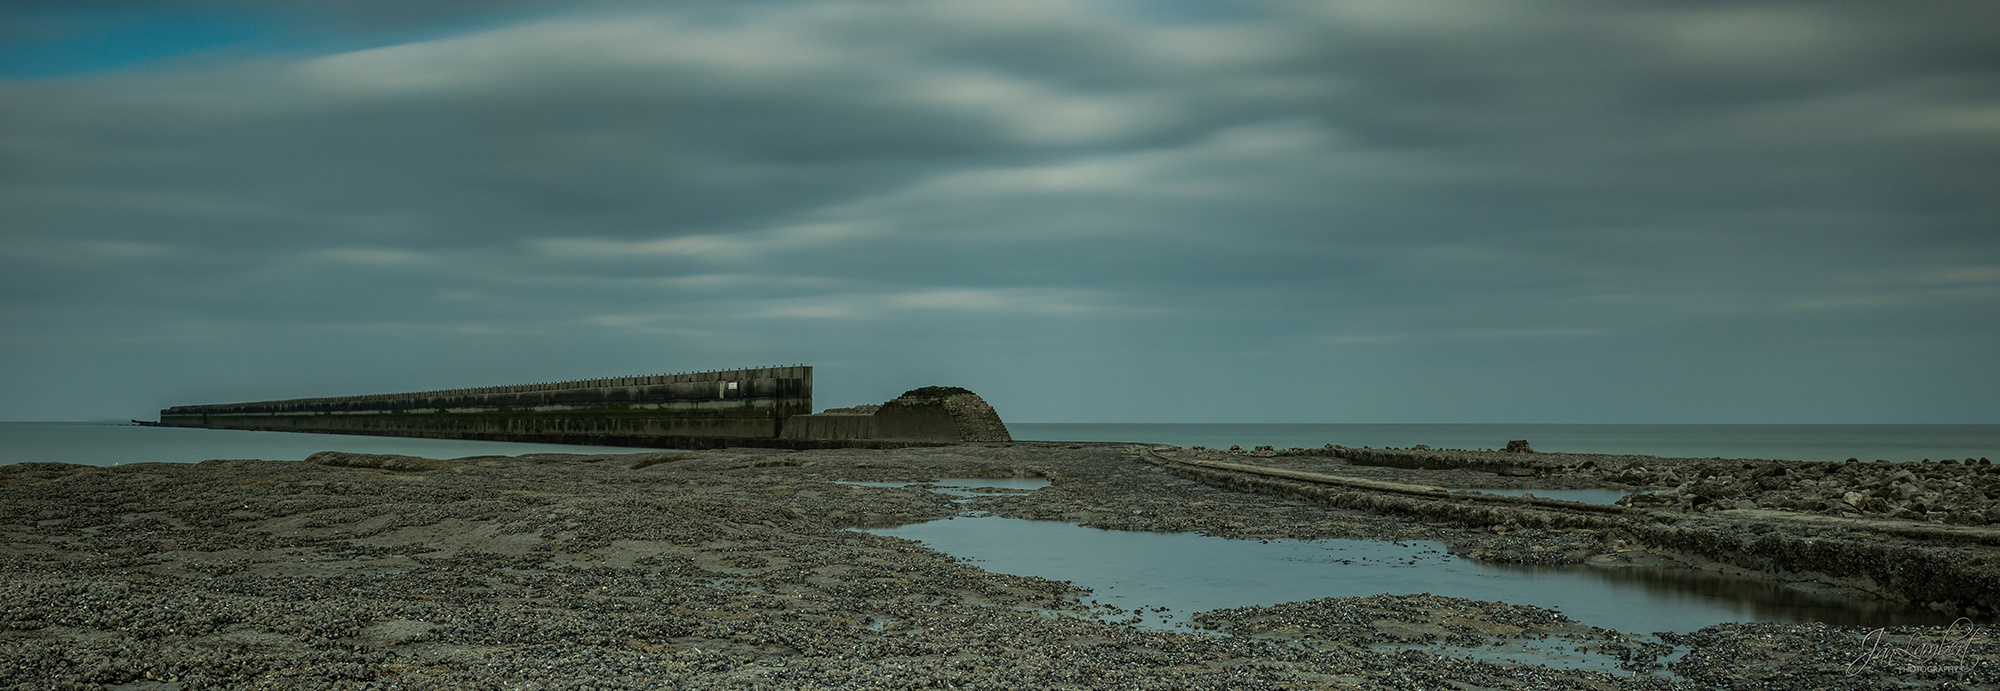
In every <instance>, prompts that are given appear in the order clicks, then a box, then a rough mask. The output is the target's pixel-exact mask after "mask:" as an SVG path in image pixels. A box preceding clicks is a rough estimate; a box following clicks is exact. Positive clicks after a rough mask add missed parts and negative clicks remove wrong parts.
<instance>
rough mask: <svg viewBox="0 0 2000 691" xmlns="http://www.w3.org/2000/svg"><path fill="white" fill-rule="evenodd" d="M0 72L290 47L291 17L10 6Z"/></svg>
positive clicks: (92, 67)
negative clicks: (16, 8) (13, 9)
mask: <svg viewBox="0 0 2000 691" xmlns="http://www.w3.org/2000/svg"><path fill="white" fill-rule="evenodd" d="M4 21H5V25H6V27H7V33H6V35H5V37H4V38H5V40H4V42H0V78H6V79H37V78H49V77H62V76H70V75H78V74H90V73H96V72H108V71H116V70H125V69H141V68H146V67H149V66H154V65H159V64H167V63H178V62H186V61H199V60H203V59H212V58H224V57H230V56H239V57H240V56H242V55H245V54H256V53H265V52H274V51H284V50H291V49H297V48H301V47H303V46H305V45H306V44H307V43H308V42H309V41H308V40H307V37H306V36H305V35H304V33H303V32H301V31H299V30H298V29H297V27H298V26H299V22H298V21H297V20H296V19H295V18H291V17H285V16H282V15H278V14H275V13H272V14H257V13H249V12H229V13H223V12H204V11H194V10H187V9H139V8H130V7H126V8H118V9H111V8H104V7H79V8H74V9H62V10H55V9H47V10H31V11H24V12H11V13H8V14H7V15H6V17H5V20H4Z"/></svg>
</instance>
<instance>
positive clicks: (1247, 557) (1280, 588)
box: [867, 516, 1951, 633]
mask: <svg viewBox="0 0 2000 691" xmlns="http://www.w3.org/2000/svg"><path fill="white" fill-rule="evenodd" d="M867 532H871V533H875V534H878V535H890V536H895V537H901V538H908V539H912V540H917V541H920V542H923V543H924V544H925V545H927V546H929V547H931V548H932V549H936V550H938V551H940V552H944V553H945V554H949V555H952V556H955V557H959V558H962V559H965V560H967V561H969V562H971V563H973V564H975V565H977V566H979V567H980V568H983V569H986V570H988V571H994V572H998V573H1009V574H1017V575H1026V576H1039V577H1042V578H1048V579H1051V580H1059V581H1070V582H1073V583H1075V584H1076V585H1079V586H1082V587H1086V588H1090V589H1092V590H1093V591H1095V592H1094V593H1093V595H1092V597H1091V599H1094V600H1096V601H1097V602H1098V603H1102V604H1109V605H1111V606H1113V607H1116V608H1118V609H1120V610H1122V611H1123V612H1125V613H1130V612H1132V611H1134V610H1143V611H1144V614H1143V615H1142V619H1141V620H1140V621H1135V622H1133V623H1135V624H1139V625H1142V626H1147V627H1152V628H1165V627H1172V626H1181V625H1184V623H1185V622H1186V621H1187V617H1188V615H1190V614H1192V613H1195V612H1201V611H1207V610H1213V609H1222V608H1228V607H1244V606H1250V605H1271V604H1277V603H1281V602H1295V601H1300V600H1310V599H1314V598H1322V597H1359V596H1368V595H1378V594H1383V593H1391V594H1412V593H1430V594H1433V595H1443V596H1448V597H1462V598H1468V599H1473V600H1487V601H1500V602H1508V603H1513V604H1523V605H1535V606H1539V607H1546V608H1549V609H1554V610H1558V611H1561V612H1562V613H1563V614H1566V615H1568V616H1569V617H1570V618H1572V619H1575V620H1577V621H1580V622H1583V623H1585V624H1588V625H1591V626H1599V627H1604V628H1608V629H1615V630H1618V631H1623V632H1627V633H1650V632H1655V631H1676V632H1687V631H1693V630H1696V629H1699V628H1702V627H1704V626H1709V625H1711V624H1717V623H1722V622H1735V621H1776V622H1810V621H1824V622H1828V623H1837V624H1850V625H1862V626H1892V625H1899V624H1940V625H1941V624H1947V623H1949V622H1950V620H1951V618H1950V617H1947V616H1943V615H1938V614H1936V613H1933V612H1928V611H1923V610H1914V609H1910V608H1905V607H1897V606H1892V605H1889V604H1887V603H1875V602H1871V601H1860V600H1855V599H1849V598H1838V597H1828V596H1821V595H1814V594H1810V593H1804V592H1800V591H1797V590H1793V589H1789V588H1783V587H1779V586H1775V585H1771V584H1768V583H1764V582H1760V581H1751V580H1747V579H1737V578H1728V577H1724V576H1720V575H1716V574H1710V573H1706V572H1698V571H1692V570H1687V569H1663V568H1652V567H1595V566H1576V567H1532V568H1531V567H1511V566H1500V565H1490V564H1482V563H1478V562H1472V561H1468V560H1465V559H1460V558H1458V557H1456V556H1452V555H1450V554H1448V553H1446V552H1445V546H1444V545H1443V544H1441V543H1436V542H1423V541H1409V542H1400V543H1398V542H1377V541H1369V540H1321V541H1312V542H1306V541H1298V540H1271V541H1269V542H1261V541H1255V540H1229V539H1224V538H1217V537H1209V536H1205V535H1196V534H1191V533H1142V532H1125V531H1110V530H1099V529H1095V528H1085V527H1082V526H1078V525H1073V524H1069V523H1059V522H1053V521H1030V520H1023V519H1013V518H1000V517H994V516H960V517H958V518H957V520H948V521H947V520H940V521H931V522H928V523H917V524H911V525H905V526H898V527H892V528H873V529H869V530H868V531H867ZM1120 618H1121V619H1125V620H1129V619H1130V618H1131V615H1130V614H1123V615H1121V616H1120Z"/></svg>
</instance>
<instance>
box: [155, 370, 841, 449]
mask: <svg viewBox="0 0 2000 691" xmlns="http://www.w3.org/2000/svg"><path fill="white" fill-rule="evenodd" d="M811 411H812V368H811V367H807V366H795V367H763V368H756V369H743V370H720V371H714V372H693V373H686V374H665V375H654V376H645V377H616V378H610V379H589V380H580V381H569V382H554V383H548V384H529V385H522V386H496V387H486V388H477V389H455V390H449V391H425V392H417V393H407V394H380V395H369V396H340V397H332V398H304V399H293V400H284V401H259V402H253V403H229V404H221V405H193V406H175V407H172V408H168V409H166V410H162V411H160V424H161V425H164V426H170V427H210V428H217V429H249V430H273V431H283V432H321V433H345V434H368V435H382V436H404V437H433V438H444V439H494V440H500V441H560V442H562V443H586V444H597V443H605V442H606V441H607V440H610V439H613V438H623V439H625V440H629V441H632V442H634V443H633V444H632V445H650V444H652V443H653V442H654V440H657V439H661V438H675V437H724V438H730V437H736V438H764V439H769V438H774V437H777V436H778V434H779V432H780V427H781V425H782V424H783V422H784V420H785V418H787V417H790V416H792V415H800V414H805V413H809V412H811Z"/></svg>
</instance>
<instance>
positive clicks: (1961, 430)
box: [0, 422, 2000, 465]
mask: <svg viewBox="0 0 2000 691" xmlns="http://www.w3.org/2000/svg"><path fill="white" fill-rule="evenodd" d="M1008 428H1009V430H1010V431H1012V432H1013V434H1014V438H1015V439H1022V440H1050V441H1104V442H1149V443H1156V444H1173V445H1175V446H1207V447H1211V448H1222V449H1226V448H1229V447H1230V445H1240V446H1242V447H1243V448H1246V449H1247V448H1255V447H1256V446H1260V445H1269V446H1275V447H1278V448H1286V447H1293V446H1299V447H1317V446H1323V445H1326V444H1340V445H1343V446H1375V447H1384V446H1397V447H1407V446H1414V445H1416V444H1428V445H1430V446H1434V447H1445V448H1475V449H1478V448H1500V447H1504V446H1506V445H1507V442H1508V441H1509V440H1512V439H1527V440H1528V441H1529V443H1531V444H1532V445H1533V446H1534V447H1535V449H1536V450H1537V451H1570V452H1580V453H1634V454H1649V455H1654V456H1679V457H1692V458H1709V457H1722V458H1783V459H1793V460H1809V461H1840V460H1846V459H1848V458H1860V459H1862V460H1875V459H1878V458H1879V459H1884V460H1890V461H1919V460H1923V459H1926V458H1929V459H1933V460H1939V459H1945V458H1980V457H1988V458H1994V457H2000V425H1498V424H1480V425H1430V424H1408V425H1360V424H1324V425H1305V424H1300V425H1281V424H1268V425H1256V424H1242V425H1238V424H1085V423H1032V422H1030V423H1009V424H1008ZM329 450H331V451H352V452H357V453H395V454H405V455H411V456H426V457H431V458H439V457H442V458H456V457H463V456H480V455H489V454H494V455H517V454H525V453H619V452H621V451H629V452H638V451H643V450H644V449H637V448H630V447H602V446H564V445H559V444H524V443H513V442H491V441H460V440H453V439H408V438H401V437H369V436H359V435H345V434H299V433H295V432H246V431H241V430H210V429H189V428H175V427H140V426H137V425H130V424H109V423H82V422H74V423H70V422H0V465H5V464H8V463H21V462H27V461H40V462H57V463H79V464H84V465H116V464H120V463H142V462H162V463H195V462H200V461H205V460H208V459H211V458H259V459H265V460H298V459H302V458H305V457H306V456H309V455H311V454H313V453H314V452H317V451H329Z"/></svg>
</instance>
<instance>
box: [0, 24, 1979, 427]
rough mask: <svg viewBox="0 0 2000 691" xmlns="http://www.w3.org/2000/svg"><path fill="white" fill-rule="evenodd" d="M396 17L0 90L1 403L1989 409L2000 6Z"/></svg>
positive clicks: (1760, 415) (1190, 412) (1091, 409)
mask: <svg viewBox="0 0 2000 691" xmlns="http://www.w3.org/2000/svg"><path fill="white" fill-rule="evenodd" d="M100 7H103V8H110V9H113V10H115V9H116V8H120V7H145V8H162V7H165V8H174V9H177V10H190V11H191V10H201V11H221V12H228V11H264V10H265V9H266V8H265V7H263V6H260V5H254V4H248V3H245V4H237V5H232V4H227V3H213V4H211V3H193V2H161V3H103V4H101V5H100ZM410 7H412V6H411V5H409V4H406V3H371V2H347V3H339V2H324V3H315V4H306V5H301V6H298V7H296V8H291V9H288V10H286V11H294V12H298V13H303V14H300V15H298V16H323V17H338V21H337V22H335V23H334V25H336V26H341V27H347V28H344V29H342V30H341V31H343V32H347V33H343V34H341V35H340V36H337V37H334V38H331V39H327V40H328V41H330V43H327V44H326V45H335V44H338V45H342V46H348V45H361V46H372V47H359V48H354V49H348V48H339V49H328V50H321V51H319V52H313V51H310V50H304V51H300V50H294V51H292V52H285V53H274V54H271V55H269V56H266V57H258V58H244V59H239V60H233V61H230V62H227V63H224V64H208V65H199V66H177V67H168V68H161V69H150V70H148V69H126V70H123V71H118V72H111V73H104V74H80V75H72V76H63V77H49V78H39V79H20V80H15V81H12V82H4V83H0V161H4V163H0V180H4V181H5V182H4V185H0V205H4V207H5V208H6V209H7V214H8V217H9V219H10V221H9V223H8V224H7V228H6V230H4V231H0V232H4V233H5V243H6V244H5V246H4V248H0V262H4V266H5V268H6V269H7V270H6V271H5V276H4V278H0V291H4V292H0V299H4V303H0V304H4V309H5V312H4V313H0V314H4V319H5V320H6V323H7V328H6V332H7V336H6V340H5V341H4V342H5V343H6V344H7V345H6V346H5V347H6V348H7V355H8V357H7V358H6V360H7V361H8V363H9V364H8V365H7V366H6V367H7V369H6V370H5V371H6V373H7V374H6V376H7V377H8V378H9V379H10V380H16V381H19V382H21V386H10V387H9V388H10V390H16V391H23V390H32V389H36V388H37V387H40V388H42V389H47V388H49V387H51V386H53V384H52V382H55V381H65V380H71V379H74V378H76V377H79V376H83V375H80V374H78V372H79V371H82V370H90V371H91V372H93V374H92V375H90V376H97V377H100V378H101V379H102V380H104V381H110V380H113V379H117V380H129V379H135V378H136V379H143V380H146V381H148V382H150V383H148V384H147V385H146V386H145V387H143V388H146V390H147V391H149V392H153V393H151V394H149V395H153V396H168V395H173V396H183V397H184V396H191V395H213V396H218V397H225V398H227V397H234V398H249V397H259V396H265V395H271V396H283V395H298V394H308V393H321V392H324V393H342V392H361V391H366V390H370V389H372V388H381V387H389V388H421V387H424V386H432V385H437V386H445V385H461V384H479V383H499V381H502V380H504V381H511V380H515V379H538V378H555V377H560V376H593V375H599V374H608V373H613V372H623V371H650V370H657V369H688V368H698V367H709V366H733V365H742V364H748V363H747V362H746V360H748V361H751V362H758V361H772V362H779V361H783V362H790V361H799V360H804V361H811V362H816V363H820V364H822V366H823V367H826V368H830V369H829V371H828V372H827V373H825V374H822V381H823V382H832V383H834V384H841V385H843V386H846V387H847V388H846V389H844V390H843V389H841V388H840V387H838V386H836V387H831V388H829V391H830V392H831V391H842V393H840V394H838V395H840V396H851V397H853V398H854V399H855V400H851V401H850V400H845V399H842V400H826V401H822V402H823V403H828V404H844V403H858V402H866V401H867V400H870V399H872V398H878V397H881V396H884V395H888V394H892V393H894V391H893V390H891V389H895V387H897V386H902V385H903V384H905V383H911V384H912V385H919V384H925V383H935V382H932V381H929V380H928V379H927V378H947V379H952V380H953V381H959V382H964V383H967V384H968V385H972V386H973V387H974V388H975V389H978V390H981V391H982V392H984V393H988V395H989V397H990V398H995V399H997V400H996V403H1002V404H1010V403H1011V404H1013V405H1015V406H1017V410H1020V411H1021V412H1020V413H1018V414H1017V415H1019V416H1022V417H1025V418H1026V419H1060V418H1066V417H1068V418H1076V417H1078V416H1082V417H1084V418H1089V417H1090V416H1093V415H1094V416H1096V417H1095V418H1094V419H1139V420H1148V419H1150V420H1165V419H1181V420H1200V419H1236V420H1255V419H1271V420H1297V421H1307V420H1341V419H1368V420H1418V421H1422V420H1492V419H1510V420H1525V419H1542V420H1552V421H1567V420H1579V419H1605V420H1635V421H1673V420H1724V421H1727V420H1741V421H1781V420H1855V421H1871V420H1895V421H1903V420H1908V421H1926V420H1937V421H1991V418H1992V417H1993V416H1994V415H1995V413H1996V412H2000V410H1996V409H1995V408H1994V407H1993V405H1992V403H1991V401H1990V400H1987V399H1981V398H1978V397H1977V396H1975V395H1973V394H1971V393H1970V392H1969V390H1960V389H1955V388H1953V387H1951V386H1949V385H1946V384H1942V382H1951V381H1957V382H1978V383H1982V384H1983V385H1989V386H1990V385H1992V384H2000V370H1996V367H1995V365H1994V364H1993V362H1992V359H1991V358H1990V356H1988V355H1985V354H1983V353H1982V352H1981V351H1982V350H1984V348H1982V344H1990V343H1991V342H1993V340H1994V336H1996V335H2000V334H1996V333H1995V331H1996V327H1994V326H1993V324H1994V323H1996V320H1994V319H1993V318H1992V317H1994V316H1996V309H1995V307H1996V305H2000V248H1996V242H1995V239H1994V237H1993V235H1992V233H1991V228H1992V227H1994V222H1995V221H2000V214H1996V208H1997V207H2000V205H1996V203H1995V202H1993V201H1991V200H1989V199H1988V197H1989V196H1990V195H1989V194H1988V193H1987V192H1988V191H1990V190H1991V189H1993V188H1994V187H1995V186H1996V185H1995V183H2000V179H1996V170H1995V161H1996V160H2000V125H1996V124H1995V123H2000V83H1996V79H2000V75H1996V70H1995V68H1994V67H1993V65H1994V64H1996V63H1995V60H1994V58H1995V57H1996V56H1995V52H1996V51H1995V48H1993V47H1992V45H1991V42H1990V41H1989V40H1986V39H1985V37H1984V36H1983V35H1982V32H1981V31H1980V30H1979V29H1978V28H1977V27H1981V26H1991V25H1993V23H1994V20H1996V19H2000V16H1996V11H1995V10H1992V9H1989V6H1988V5H1986V4H1983V3H1970V2H1967V3H1919V4H1916V5H1907V6H1894V7H1891V6H1880V5H1876V4H1861V3H1855V4H1840V3H1676V4H1667V5H1660V4H1654V5H1646V6H1625V5H1604V4H1602V3H1584V2H1560V1H1548V0H1543V1H1533V2H1470V1H1449V2H1445V1H1434V0H1417V1H1401V2H1334V3H1317V2H1316V3H1275V2H1273V3H1246V4H1243V5H1240V6H1238V9H1237V12H1236V13H1235V14H1229V15H1222V16H1220V17H1217V16H1213V15H1209V16H1191V15H1189V14H1188V13H1186V12H1181V11H1178V10H1174V11H1168V9H1165V8H1159V7H1154V6H1150V5H1147V4H1145V3H1120V4H1115V5H1113V4H1104V5H1089V4H1066V3H1038V2H1024V3H1007V4H1004V5H998V4H991V3H922V4H907V3H904V4H884V3H868V2H801V3H763V4H755V5H739V4H733V3H732V4H728V5H717V4H701V3H687V4H677V5H671V6H659V5H650V4H647V5H635V4H622V3H605V4H597V5H590V6H571V5H566V4H565V5H556V4H536V3H530V2H519V3H456V4H446V3H439V4H429V3H425V4H421V7H422V9H421V11H416V10H410V9H408V8H410ZM357 27H358V28H357ZM441 27H442V28H441ZM453 27H457V28H453ZM468 27H469V28H468ZM371 31H372V32H377V33H374V34H371V33H369V32H371ZM396 32H406V33H407V32H415V33H418V34H424V36H422V37H421V38H418V39H406V40H388V39H383V38H380V37H382V36H394V35H398V34H397V33H396ZM370 36H375V37H376V38H370ZM119 344H127V345H119ZM135 349H143V350H147V351H148V352H150V353H152V354H153V356H154V357H160V358H167V359H170V360H178V361H182V362H184V363H192V364H186V365H184V366H182V367H180V368H178V369H177V370H176V371H175V372H172V373H169V374H160V373H159V369H160V363H158V362H152V361H148V360H146V359H145V358H123V360H124V361H125V362H124V364H121V365H117V366H112V367H110V369H108V370H106V369H103V368H104V367H105V365H104V364H103V363H104V361H105V360H120V359H121V358H120V356H119V353H126V352H135ZM663 353H664V355H663ZM93 358H94V359H93ZM121 367H122V368H123V369H120V368H121ZM357 370H363V371H366V373H365V374H356V373H355V372H356V371H357ZM100 372H101V373H100ZM301 372H305V373H301ZM312 372H320V374H316V375H315V374H312ZM842 373H845V374H842ZM1274 373H1283V374H1282V375H1277V374H1274ZM177 377H178V379H177ZM841 377H847V379H846V380H845V381H844V382H843V380H842V379H841ZM1273 377H1276V380H1275V383H1274V384H1270V385H1267V386H1261V387H1260V386H1244V385H1243V382H1244V381H1246V380H1272V378H1273ZM85 378H88V377H85ZM193 378H199V379H202V380H204V381H203V382H202V383H200V384H199V385H196V384H191V383H188V382H189V381H191V380H192V379H193ZM904 379H912V380H919V381H914V382H913V383H912V382H906V381H903V380H904ZM488 380H495V381H488ZM230 382H235V383H234V384H231V383H230ZM252 382H255V383H252ZM1269 386H1277V387H1279V389H1283V390H1287V391H1291V392H1292V393H1288V394H1286V395H1283V396H1274V395H1273V394H1274V391H1273V390H1272V389H1270V388H1269ZM259 387H263V388H259ZM300 387H307V389H308V390H303V391H302V390H299V389H300ZM346 387H352V388H346ZM1117 387H1123V389H1122V390H1125V391H1129V392H1131V393H1129V394H1121V395H1118V396H1112V397H1111V399H1115V400H1107V399H1106V398H1105V397H1106V396H1108V394H1101V393H1094V392H1098V391H1105V390H1112V389H1114V388H1117ZM904 388H908V387H904ZM281 389H282V390H281ZM328 389H337V390H331V391H329V390H328ZM876 389H880V391H878V390H876ZM895 390H900V389H895ZM1642 390H1643V391H1648V392H1650V393H1648V394H1646V395H1637V396H1635V395H1629V394H1630V393H1631V392H1633V391H1642ZM1329 391H1338V392H1340V393H1338V394H1330V393H1327V392H1329ZM1522 392H1532V395H1521V393H1522ZM1094 397H1095V398H1094ZM31 398H32V400H31ZM1710 399H1715V400H1710ZM45 400H46V399H45V398H33V397H29V396H24V397H22V398H19V399H10V400H8V401H5V402H4V406H5V407H4V408H0V412H4V413H5V414H4V415H0V417H15V418H20V417H36V416H39V415H41V413H38V412H36V411H37V410H38V408H37V406H44V405H52V404H49V403H46V402H42V401H45ZM68 400H69V402H67V403H64V404H62V406H67V407H61V406H59V407H57V408H54V409H57V410H64V411H70V410H81V409H82V408H81V406H85V405H87V404H88V403H90V399H88V398H86V397H83V396H75V397H72V398H71V399H68ZM1301 400H1304V401H1309V402H1308V403H1305V404H1299V403H1297V402H1298V401H1301ZM1133 401H1139V402H1137V403H1135V402H1133ZM1276 401H1290V402H1284V403H1280V402H1276ZM171 402H191V401H181V400H178V399H176V400H169V401H153V400H148V401H145V402H144V403H145V404H160V403H171ZM138 407H139V408H140V409H143V408H144V407H145V405H139V406H138ZM1003 409H1005V405H1003ZM1217 410H1228V411H1230V412H1228V413H1226V414H1222V413H1216V412H1215V411H1217ZM65 414H67V415H76V414H81V413H65ZM135 414H136V413H135Z"/></svg>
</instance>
